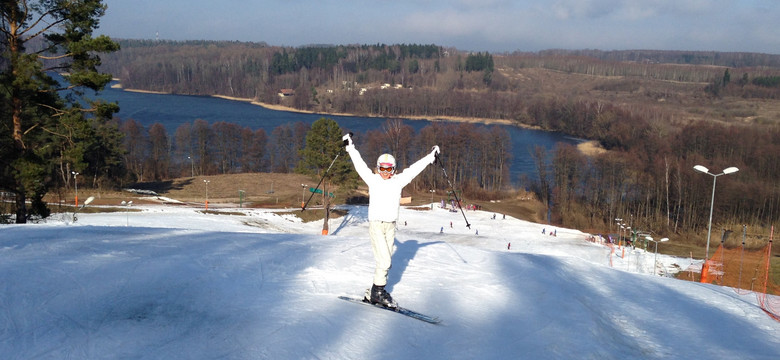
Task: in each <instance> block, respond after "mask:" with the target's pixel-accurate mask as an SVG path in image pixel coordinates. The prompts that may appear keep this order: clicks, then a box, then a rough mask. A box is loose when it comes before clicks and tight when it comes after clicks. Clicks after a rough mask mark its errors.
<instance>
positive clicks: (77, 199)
mask: <svg viewBox="0 0 780 360" xmlns="http://www.w3.org/2000/svg"><path fill="white" fill-rule="evenodd" d="M70 173H71V174H73V183H75V184H76V208H78V207H79V173H77V172H75V171H71V172H70Z"/></svg>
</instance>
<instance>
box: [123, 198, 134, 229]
mask: <svg viewBox="0 0 780 360" xmlns="http://www.w3.org/2000/svg"><path fill="white" fill-rule="evenodd" d="M121 204H122V206H127V207H128V210H127V211H125V226H130V210H129V208H130V206H131V205H133V201H132V200H131V201H124V200H122V203H121Z"/></svg>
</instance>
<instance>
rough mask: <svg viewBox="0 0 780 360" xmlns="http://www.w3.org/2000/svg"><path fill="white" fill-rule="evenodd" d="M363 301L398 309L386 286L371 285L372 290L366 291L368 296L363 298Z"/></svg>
mask: <svg viewBox="0 0 780 360" xmlns="http://www.w3.org/2000/svg"><path fill="white" fill-rule="evenodd" d="M363 301H365V302H367V303H371V304H374V305H381V306H384V307H388V308H396V307H398V304H396V302H395V301H393V297H392V296H390V293H388V292H387V291H385V287H384V286H378V285H371V289H370V290H366V295H365V297H363Z"/></svg>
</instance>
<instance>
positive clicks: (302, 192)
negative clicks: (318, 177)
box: [301, 184, 306, 209]
mask: <svg viewBox="0 0 780 360" xmlns="http://www.w3.org/2000/svg"><path fill="white" fill-rule="evenodd" d="M305 198H306V184H301V209H303V208H304V207H305V206H306V202H305V200H304V199H305Z"/></svg>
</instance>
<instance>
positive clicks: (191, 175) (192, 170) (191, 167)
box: [187, 156, 195, 177]
mask: <svg viewBox="0 0 780 360" xmlns="http://www.w3.org/2000/svg"><path fill="white" fill-rule="evenodd" d="M187 159H190V177H195V162H194V160H192V156H187Z"/></svg>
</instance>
